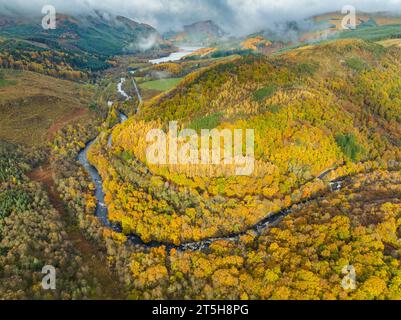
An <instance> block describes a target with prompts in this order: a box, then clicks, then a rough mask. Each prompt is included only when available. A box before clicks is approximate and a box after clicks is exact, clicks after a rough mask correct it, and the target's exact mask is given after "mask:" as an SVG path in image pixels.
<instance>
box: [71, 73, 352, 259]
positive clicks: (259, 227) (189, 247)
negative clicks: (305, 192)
mask: <svg viewBox="0 0 401 320" xmlns="http://www.w3.org/2000/svg"><path fill="white" fill-rule="evenodd" d="M125 81H126V79H125V78H121V79H120V82H119V83H118V85H117V91H118V92H119V93H120V94H121V96H123V97H124V98H125V99H126V100H130V99H131V98H132V97H130V96H129V95H128V94H127V93H126V92H125V91H124V90H123V84H124V82H125ZM133 85H134V88H135V91H136V94H137V96H138V100H139V102H140V103H141V102H142V97H141V94H140V91H139V89H138V86H137V84H136V82H135V80H133ZM138 109H139V108H138ZM127 119H128V117H127V116H126V115H124V114H123V113H122V112H119V120H120V123H123V122H125V121H126V120H127ZM96 140H97V138H95V139H94V140H92V141H90V142H88V143H87V145H86V146H85V148H84V149H82V150H81V151H80V152H79V154H78V158H77V160H78V161H79V163H80V164H81V165H82V166H83V167H84V168H85V170H86V172H87V173H88V174H89V175H90V177H91V179H92V182H93V183H94V184H95V187H96V191H95V196H96V199H97V206H96V211H95V215H96V216H97V217H98V218H99V219H100V221H101V222H102V223H103V224H104V225H105V226H106V227H109V228H112V229H113V230H114V231H117V232H122V230H121V227H119V226H117V225H115V224H113V223H112V222H110V220H109V219H108V209H107V206H106V204H105V194H104V191H103V181H102V178H101V177H100V174H99V172H98V171H97V170H96V168H95V167H94V166H92V165H91V164H90V163H89V161H88V151H89V149H90V148H91V146H92V145H93V144H94V143H95V142H96ZM108 145H109V146H111V145H112V139H111V135H110V137H109V142H108ZM335 169H336V168H331V169H328V170H326V171H324V172H323V173H322V174H321V175H319V176H318V178H317V179H320V180H322V179H324V178H325V177H326V176H327V175H328V174H330V173H331V172H332V171H334V170H335ZM343 182H344V180H343V179H338V180H334V181H331V182H330V187H331V190H332V191H337V190H340V189H341V188H342V186H343ZM316 199H317V197H313V198H309V199H306V200H304V201H301V202H299V203H296V204H293V205H292V206H291V207H289V208H285V209H282V210H280V211H278V212H275V213H269V214H268V216H267V217H266V218H265V219H263V220H262V221H260V222H259V223H257V224H256V225H254V226H252V227H250V228H248V229H247V230H246V231H243V232H241V233H237V234H232V235H229V236H226V237H220V238H210V239H206V240H202V241H197V242H193V243H185V244H182V245H179V246H175V245H171V244H166V243H160V242H151V243H144V242H143V241H142V240H141V239H140V237H138V236H137V235H129V236H128V239H129V242H130V243H132V244H134V245H141V246H146V247H149V248H151V247H160V246H166V247H167V248H168V249H169V250H170V249H173V248H174V249H177V250H181V251H197V250H202V249H205V248H208V247H209V246H210V245H211V244H212V243H213V242H216V241H219V240H226V241H237V240H239V238H240V236H242V235H244V234H246V233H247V232H248V231H253V232H255V233H256V234H258V235H260V234H261V233H262V232H263V230H265V229H266V228H268V227H271V226H274V225H276V224H277V223H279V222H280V221H281V220H282V219H283V218H284V217H286V216H288V215H289V214H291V213H292V208H293V206H296V205H297V206H299V205H305V204H307V203H309V202H311V201H313V200H316Z"/></svg>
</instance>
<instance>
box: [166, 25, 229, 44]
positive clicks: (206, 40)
mask: <svg viewBox="0 0 401 320" xmlns="http://www.w3.org/2000/svg"><path fill="white" fill-rule="evenodd" d="M224 35H225V32H224V31H223V30H222V29H221V28H220V27H219V26H218V25H217V24H216V23H214V22H213V21H211V20H208V21H199V22H195V23H193V24H190V25H186V26H184V30H183V31H182V32H169V33H167V34H165V35H164V38H165V39H167V40H169V41H171V42H173V43H175V44H187V45H188V44H192V45H208V44H211V43H213V42H216V41H219V40H221V39H222V38H223V37H224Z"/></svg>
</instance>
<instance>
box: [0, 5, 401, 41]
mask: <svg viewBox="0 0 401 320" xmlns="http://www.w3.org/2000/svg"><path fill="white" fill-rule="evenodd" d="M45 4H53V5H54V6H55V7H56V10H57V11H58V12H61V13H70V14H76V13H86V12H90V11H93V9H98V10H104V11H109V12H111V13H114V14H121V15H124V16H128V17H130V18H132V19H134V20H137V21H140V22H145V23H149V24H151V25H153V26H154V27H156V28H158V29H159V30H160V31H168V30H169V29H178V28H179V27H181V26H182V25H183V24H188V23H192V22H195V21H199V20H206V19H211V20H214V21H215V22H217V23H218V24H220V25H221V26H223V28H225V29H226V30H227V31H230V30H233V31H235V32H241V33H244V34H246V33H250V32H253V31H259V30H261V29H264V28H267V27H271V26H272V25H273V24H274V23H275V22H282V21H287V20H302V19H304V18H307V17H310V16H312V15H314V14H318V13H324V12H330V11H340V10H341V8H342V7H343V6H344V5H354V6H355V7H356V9H357V10H360V11H392V12H401V0H11V1H10V0H0V12H2V13H4V12H6V11H9V10H10V9H11V10H17V12H20V13H22V12H31V13H36V14H40V12H41V8H42V6H43V5H45Z"/></svg>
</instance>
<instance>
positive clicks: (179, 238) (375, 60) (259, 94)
mask: <svg viewBox="0 0 401 320" xmlns="http://www.w3.org/2000/svg"><path fill="white" fill-rule="evenodd" d="M400 60H401V51H400V50H399V49H397V48H390V49H386V48H384V47H382V46H380V45H377V44H374V43H370V42H364V41H361V40H341V41H335V42H328V43H324V44H321V45H316V46H311V47H305V48H302V49H299V50H293V51H289V52H287V53H285V54H282V55H279V56H276V57H271V58H267V57H263V56H249V57H242V58H239V59H237V60H235V61H233V62H230V63H223V64H219V65H217V66H215V67H212V68H207V69H205V70H203V71H201V72H198V73H195V74H191V75H189V76H187V77H186V78H185V79H184V80H183V81H182V82H181V83H180V84H179V85H178V87H177V88H176V89H174V90H173V91H171V92H169V93H168V94H167V95H166V96H165V97H162V98H160V99H158V100H153V101H151V102H149V103H145V105H144V106H142V108H141V112H140V114H139V115H138V116H136V117H133V118H131V119H130V120H129V121H127V122H126V123H125V124H124V125H121V126H119V127H117V129H115V130H114V132H113V141H114V145H113V148H112V150H109V149H108V148H107V147H105V141H103V142H101V143H98V144H96V146H95V147H94V148H93V149H92V154H91V161H92V162H93V163H94V164H95V165H96V166H97V168H98V170H99V171H100V173H101V175H102V177H103V178H104V188H105V190H106V202H107V204H108V207H109V215H110V219H111V220H112V221H114V222H115V223H117V224H121V225H122V227H123V230H124V232H125V233H128V234H129V233H135V234H138V235H139V236H140V237H141V238H142V239H143V240H144V241H145V242H147V241H151V240H154V241H162V242H168V243H175V244H178V243H182V242H190V241H197V240H199V239H204V238H210V237H216V236H222V235H228V234H231V233H238V232H241V231H244V230H246V229H247V228H248V227H249V226H252V225H254V224H255V223H257V222H259V221H260V220H262V219H263V218H265V217H266V216H267V215H268V214H269V212H276V211H278V210H279V209H280V208H283V207H286V206H288V205H290V204H291V203H294V202H297V201H299V200H301V199H304V198H307V197H309V196H310V195H312V194H315V193H319V192H322V191H324V190H326V188H327V185H326V183H325V181H324V179H323V180H321V179H318V178H317V177H319V176H320V174H321V173H322V172H324V171H326V170H327V169H330V168H336V167H339V168H340V169H338V170H337V174H338V175H344V174H347V173H352V172H359V171H363V170H365V169H366V168H369V167H376V166H380V165H385V164H386V163H387V162H388V161H400V159H401V150H400V139H401V129H400V128H401V126H400V122H401V118H400V113H401V110H400V108H401V107H400V106H401V101H400V100H401V95H400V92H399V87H400V85H401V70H400ZM172 120H178V121H179V125H180V126H183V127H187V128H194V129H197V130H198V129H199V128H210V129H212V128H219V129H223V128H227V129H232V128H242V129H247V128H253V129H254V130H255V157H256V163H255V170H254V172H253V174H252V175H251V176H235V175H234V174H233V167H232V166H224V165H221V166H212V167H209V166H203V167H202V166H191V165H174V166H173V165H170V166H168V165H167V166H154V165H146V164H145V163H146V156H145V155H146V143H145V140H146V139H145V136H146V133H147V132H148V131H149V130H150V129H153V128H157V127H163V128H165V127H166V126H167V123H168V121H172ZM137 160H139V162H138V161H137ZM344 164H345V165H344ZM144 199H146V201H145V200H144Z"/></svg>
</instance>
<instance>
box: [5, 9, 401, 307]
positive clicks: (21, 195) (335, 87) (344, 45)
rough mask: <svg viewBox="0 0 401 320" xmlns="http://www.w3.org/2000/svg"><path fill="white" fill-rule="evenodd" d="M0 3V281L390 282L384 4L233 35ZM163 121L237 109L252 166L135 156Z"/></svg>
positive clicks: (334, 294) (123, 292)
mask: <svg viewBox="0 0 401 320" xmlns="http://www.w3.org/2000/svg"><path fill="white" fill-rule="evenodd" d="M0 17H1V18H0V37H1V38H0V48H1V51H0V160H1V162H0V280H1V282H0V299H8V300H22V299H34V300H117V299H128V300H313V299H319V300H359V299H362V300H381V299H388V300H397V299H400V298H401V285H400V283H401V280H400V279H401V278H400V274H401V273H400V271H401V239H400V237H401V126H400V123H401V93H400V90H399V89H400V88H401V48H400V45H399V42H398V40H397V39H398V38H399V36H397V32H399V31H398V30H400V28H401V27H400V26H401V20H400V19H399V18H396V17H391V16H385V15H383V14H376V13H375V14H365V13H364V14H361V15H360V19H359V20H358V26H357V28H356V30H351V31H348V32H346V31H341V30H339V26H338V19H339V15H338V14H330V13H327V14H322V15H320V16H314V17H311V18H308V19H307V21H308V23H312V22H313V24H312V27H308V29H304V28H305V25H310V24H305V23H301V22H300V23H299V25H298V24H292V23H287V25H286V27H285V29H280V28H281V27H280V28H277V30H275V29H271V30H270V29H266V30H264V31H260V32H258V33H253V34H249V35H241V36H239V35H238V36H230V35H229V34H228V33H227V32H226V31H225V30H224V29H223V28H222V27H220V26H219V25H218V24H217V23H215V22H213V21H211V20H205V21H199V22H194V23H192V24H183V26H182V30H179V29H177V30H175V31H169V32H165V33H162V32H161V31H158V30H157V29H156V28H155V27H153V26H151V25H149V24H146V23H142V22H137V21H134V20H132V19H129V18H125V17H123V16H120V15H116V16H111V15H110V16H109V15H106V14H104V13H103V14H102V13H101V12H100V11H98V12H96V13H94V14H91V15H88V16H85V15H82V16H81V15H76V16H73V15H71V16H70V15H66V14H58V23H59V29H57V30H56V31H55V32H54V33H51V32H50V31H49V32H47V31H46V32H45V31H43V30H42V29H41V28H40V25H39V24H38V20H37V19H35V18H34V17H32V19H31V20H29V19H20V18H15V17H13V18H10V17H8V16H6V15H4V16H3V15H2V14H0ZM311 21H312V22H311ZM279 31H280V32H279ZM323 33H324V34H325V35H327V37H322V34H323ZM290 34H291V37H290ZM294 35H296V36H294ZM150 40H152V41H150ZM150 42H152V43H151V45H148V44H149V43H150ZM145 44H146V45H145ZM145 47H146V48H145ZM171 122H175V123H176V124H177V126H178V130H184V129H186V130H188V132H190V134H189V135H188V137H187V138H188V140H190V139H191V137H193V136H198V135H199V134H200V133H201V132H202V130H209V131H212V130H217V131H220V132H226V133H227V132H228V133H230V134H231V133H232V132H234V131H235V130H236V129H240V130H243V131H244V130H247V129H253V130H254V143H253V147H254V150H253V151H254V170H253V172H252V173H251V174H250V175H237V174H235V166H234V165H233V164H232V163H225V162H223V161H220V162H216V163H213V164H212V165H210V164H198V163H197V164H195V163H186V164H182V163H180V162H178V163H165V164H155V163H152V162H150V161H149V160H148V149H147V148H148V143H149V141H148V133H149V132H150V131H151V130H156V129H157V130H161V131H167V130H166V129H168V128H169V125H170V123H171ZM170 139H172V138H171V137H170V136H169V135H167V136H166V141H165V143H166V149H165V150H166V151H165V152H166V153H167V152H170V151H171V150H172V149H173V147H172V146H173V144H172V141H173V140H170ZM224 139H225V138H224V137H223V136H220V137H219V138H218V140H217V141H218V146H217V147H216V148H215V149H218V150H219V151H220V153H219V154H218V157H219V159H218V160H221V159H226V158H225V157H226V154H223V153H222V152H223V151H224V152H226V151H225V150H223V145H224V144H225V143H226V140H224ZM192 141H193V140H192ZM173 142H174V141H173ZM184 142H186V141H184V140H180V141H178V142H177V141H175V143H177V145H178V146H182V145H183V144H184ZM212 143H213V141H212V142H211V141H210V140H208V144H212ZM240 144H241V145H240V146H239V149H240V150H241V152H242V153H244V150H245V149H247V148H245V147H246V143H245V141H244V139H242V138H241V139H240ZM234 148H235V147H234ZM194 150H195V151H196V152H198V154H201V151H202V150H201V147H200V146H198V145H196V146H194V145H192V146H191V148H190V149H189V151H194ZM213 151H214V149H212V152H213ZM234 151H235V150H234ZM159 152H161V148H160V150H159ZM212 155H213V153H212ZM209 156H210V154H209ZM45 265H53V266H54V267H55V268H56V270H57V289H56V290H53V291H46V290H44V289H43V288H42V287H41V279H42V274H41V271H42V268H43V266H45ZM344 266H352V267H353V268H354V269H355V272H356V274H357V286H356V288H355V289H354V290H345V289H344V288H343V286H342V279H343V268H344Z"/></svg>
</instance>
